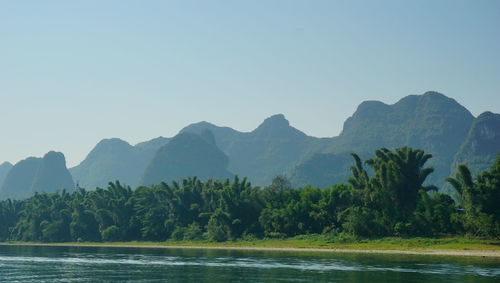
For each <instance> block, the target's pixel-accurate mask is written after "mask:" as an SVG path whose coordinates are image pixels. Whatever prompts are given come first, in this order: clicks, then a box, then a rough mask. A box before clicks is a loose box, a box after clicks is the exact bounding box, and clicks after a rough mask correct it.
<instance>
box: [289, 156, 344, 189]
mask: <svg viewBox="0 0 500 283" xmlns="http://www.w3.org/2000/svg"><path fill="white" fill-rule="evenodd" d="M352 163H353V158H352V156H351V155H350V154H348V153H317V154H314V155H312V156H310V157H309V158H306V159H305V160H304V161H302V162H300V163H299V164H298V165H297V166H296V167H295V168H294V171H293V173H292V176H291V179H292V183H293V185H294V186H305V185H311V184H312V185H314V186H316V187H320V188H327V187H330V186H332V185H333V184H337V183H341V182H345V181H346V180H347V178H348V177H349V176H350V171H349V170H348V168H349V167H350V166H352Z"/></svg>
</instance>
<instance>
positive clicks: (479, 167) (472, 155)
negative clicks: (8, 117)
mask: <svg viewBox="0 0 500 283" xmlns="http://www.w3.org/2000/svg"><path fill="white" fill-rule="evenodd" d="M499 153H500V114H494V113H491V112H484V113H482V114H481V115H479V117H477V118H476V119H475V120H474V122H473V123H472V127H471V128H470V131H469V134H468V135H467V138H466V140H465V141H464V142H463V144H462V146H461V147H460V150H459V151H458V152H457V154H456V155H455V159H454V162H453V164H452V171H455V168H456V166H457V165H458V164H460V163H465V164H466V165H467V166H469V169H471V172H472V173H474V174H478V173H480V172H482V171H484V170H487V169H489V168H490V167H491V165H492V164H493V162H494V161H495V159H496V157H497V155H498V154H499Z"/></svg>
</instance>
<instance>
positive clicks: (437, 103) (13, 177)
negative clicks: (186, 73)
mask: <svg viewBox="0 0 500 283" xmlns="http://www.w3.org/2000/svg"><path fill="white" fill-rule="evenodd" d="M402 146H411V147H415V148H420V149H423V150H425V151H426V152H429V153H432V154H433V158H432V159H431V160H430V162H429V164H430V165H432V166H433V167H434V168H435V173H434V174H432V175H431V177H430V178H429V182H430V183H434V184H436V185H438V186H442V185H443V183H444V179H445V178H446V177H447V176H449V175H450V174H451V172H453V171H454V169H455V167H456V166H457V165H458V164H459V163H465V164H467V165H469V166H470V168H471V170H472V172H474V173H478V172H480V171H482V170H485V169H487V168H488V167H489V166H490V165H491V164H492V163H493V160H494V159H495V157H496V156H497V154H498V153H499V152H500V114H494V113H491V112H485V113H483V114H481V115H479V116H478V117H477V118H476V117H474V116H473V115H472V114H471V113H470V112H469V111H468V110H467V109H466V108H465V107H463V106H462V105H460V104H459V103H458V102H456V101H455V100H454V99H452V98H449V97H446V96H445V95H443V94H440V93H437V92H426V93H425V94H423V95H410V96H406V97H404V98H402V99H401V100H399V101H398V102H397V103H395V104H392V105H388V104H385V103H382V102H379V101H365V102H363V103H361V104H360V105H359V106H358V108H357V109H356V111H355V112H354V114H353V115H352V116H351V117H349V118H348V119H347V120H346V121H345V122H344V126H343V129H342V132H341V134H340V135H339V136H336V137H331V138H316V137H312V136H308V135H306V134H304V133H303V132H301V131H300V130H298V129H296V128H294V127H293V126H291V125H290V123H289V122H288V120H286V118H285V116H284V115H282V114H278V115H274V116H271V117H269V118H267V119H265V120H264V122H263V123H262V124H261V125H259V126H258V127H257V128H256V129H255V130H253V131H250V132H240V131H237V130H234V129H232V128H228V127H221V126H217V125H214V124H211V123H209V122H205V121H204V122H199V123H195V124H191V125H188V126H186V127H185V128H183V129H182V130H181V131H180V132H179V134H178V135H177V136H175V137H173V138H164V137H159V138H156V139H152V140H150V141H146V142H142V143H139V144H137V145H134V146H132V145H130V144H129V143H127V142H126V141H123V140H121V139H117V138H112V139H104V140H102V141H101V142H99V143H98V144H97V145H96V146H95V148H94V149H93V150H92V151H91V152H90V153H89V154H88V156H87V157H86V158H85V160H83V161H82V162H81V163H80V164H79V165H78V166H76V167H73V168H70V169H69V172H70V173H71V175H72V177H73V180H75V182H76V183H77V184H78V186H80V187H84V188H88V189H93V188H95V187H104V186H106V185H107V183H108V182H109V181H114V180H120V181H121V182H122V183H126V184H129V185H131V186H132V187H136V186H138V185H141V184H146V185H150V184H153V183H158V182H160V181H167V182H169V181H172V180H179V179H180V178H182V177H187V176H194V175H196V176H198V177H200V178H202V179H207V178H226V177H229V176H232V175H236V174H237V175H239V176H246V177H248V178H249V180H250V181H252V183H254V184H255V185H260V186H265V185H268V184H269V183H271V181H272V179H273V178H274V177H275V176H276V175H279V174H285V175H287V176H289V177H290V178H291V180H292V183H293V184H294V185H296V186H302V185H306V184H311V185H313V186H318V187H328V186H331V185H332V184H335V183H339V182H345V181H346V179H347V177H348V176H349V174H350V173H349V167H350V166H351V165H352V163H353V160H352V157H351V156H350V153H351V152H356V153H358V154H359V155H360V156H361V157H362V158H369V157H370V156H372V155H373V152H374V151H375V150H376V149H378V148H381V147H387V148H395V147H402ZM59 154H60V153H59ZM61 155H62V154H61ZM43 159H45V157H44V158H43ZM43 159H42V160H43ZM59 159H60V158H59ZM62 159H64V156H62ZM56 163H57V164H58V166H57V167H58V168H59V169H58V170H59V172H60V174H59V175H60V176H63V175H65V174H66V173H65V171H67V170H63V169H65V166H64V168H62V167H63V166H61V162H56ZM56 163H54V165H55V164H56ZM40 164H41V163H40V159H36V158H35V159H33V158H28V159H26V160H23V161H21V162H19V163H18V164H16V165H14V166H13V167H12V165H11V164H10V163H4V164H2V165H0V184H1V182H2V179H4V181H3V185H2V186H1V187H0V188H1V190H0V198H6V197H20V196H26V195H29V194H30V193H33V192H34V191H38V190H54V189H60V188H62V187H64V186H69V185H70V182H69V181H68V180H67V179H68V178H66V177H64V178H63V177H60V178H59V179H60V180H58V181H54V182H53V184H52V187H51V188H49V187H47V186H45V185H43V184H50V182H49V179H50V178H49V177H45V176H51V175H50V174H48V173H47V174H46V173H43V172H45V171H47V167H46V166H48V165H47V164H49V165H50V164H52V163H47V164H46V165H45V167H43V168H45V169H43V170H42V169H40V168H41V166H40ZM20 172H21V173H22V174H21V173H20ZM40 172H41V173H40ZM54 178H56V177H55V175H54ZM56 179H57V178H56ZM63 180H64V181H63ZM71 182H72V181H71ZM13 184H15V185H13ZM61 184H64V186H62V185H61ZM61 186H62V187H61ZM13 191H25V192H26V193H19V194H17V193H13Z"/></svg>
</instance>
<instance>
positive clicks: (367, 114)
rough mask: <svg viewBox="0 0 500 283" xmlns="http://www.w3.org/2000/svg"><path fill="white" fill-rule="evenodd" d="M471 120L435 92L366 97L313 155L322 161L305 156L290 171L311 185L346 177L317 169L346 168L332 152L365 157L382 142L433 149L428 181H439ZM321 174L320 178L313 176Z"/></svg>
mask: <svg viewBox="0 0 500 283" xmlns="http://www.w3.org/2000/svg"><path fill="white" fill-rule="evenodd" d="M473 120H474V117H473V116H472V114H471V113H470V112H469V111H468V110H467V109H466V108H465V107H463V106H462V105H460V104H459V103H457V102H456V101H455V100H454V99H451V98H448V97H446V96H444V95H442V94H440V93H437V92H427V93H425V94H423V95H410V96H407V97H404V98H403V99H401V100H400V101H398V102H397V103H396V104H394V105H387V104H384V103H382V102H379V101H365V102H363V103H361V104H360V105H359V107H358V109H357V110H356V112H355V113H354V114H353V115H352V116H351V117H350V118H348V119H347V120H346V121H345V123H344V128H343V130H342V133H341V134H340V136H339V137H337V138H334V139H333V140H332V142H331V144H330V146H329V148H328V150H327V152H328V151H329V152H331V153H324V154H325V156H322V157H319V156H314V157H313V158H315V160H322V162H314V160H305V161H304V164H306V165H307V164H308V166H305V165H304V164H301V165H299V166H297V168H296V170H295V172H294V176H303V177H301V178H302V179H306V180H307V181H310V182H312V183H313V184H314V185H319V184H325V183H337V182H342V181H345V178H344V176H345V174H342V173H339V172H336V173H331V174H325V173H323V174H321V173H320V172H325V171H328V170H335V171H339V170H340V171H344V172H348V168H349V166H350V164H349V163H347V164H345V165H344V170H342V169H341V168H339V166H341V165H340V163H339V160H338V158H336V157H335V156H332V154H343V153H344V154H345V153H350V152H356V153H358V154H360V155H361V156H363V157H365V158H366V157H368V156H371V155H372V154H373V152H374V151H375V150H376V149H378V148H381V147H387V148H395V147H402V146H411V147H415V148H419V149H423V150H425V151H426V152H429V153H432V154H433V158H432V159H431V161H430V162H429V164H430V165H431V166H434V167H435V169H436V171H435V173H434V174H432V175H431V176H430V178H429V180H430V181H431V182H433V183H436V184H442V183H443V179H444V178H445V177H447V176H448V175H449V173H450V172H449V168H450V164H451V163H452V161H453V157H454V155H455V154H456V152H457V151H458V149H459V148H460V145H461V144H462V143H463V141H464V140H465V138H466V137H467V134H468V131H469V129H470V126H471V124H472V121H473ZM342 161H345V159H342ZM351 163H352V161H351ZM315 164H316V165H315ZM328 168H330V169H328ZM304 170H305V171H304ZM322 175H323V176H325V178H324V179H315V178H312V176H317V177H318V178H319V176H322ZM304 176H310V178H309V179H307V178H305V177H304ZM327 176H329V177H327ZM337 177H338V178H340V179H337ZM299 181H301V180H299ZM301 182H302V181H301Z"/></svg>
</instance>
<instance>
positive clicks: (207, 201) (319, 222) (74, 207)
mask: <svg viewBox="0 0 500 283" xmlns="http://www.w3.org/2000/svg"><path fill="white" fill-rule="evenodd" d="M352 157H353V165H352V167H351V176H350V177H349V179H348V182H347V183H341V184H334V185H332V186H331V187H328V188H316V187H312V186H304V187H301V188H292V186H291V184H290V181H289V180H288V179H287V178H286V177H285V176H281V175H280V176H277V177H275V178H274V180H273V181H272V183H271V184H270V185H268V186H265V187H258V186H252V184H251V183H250V182H249V181H248V180H247V179H246V178H242V179H241V178H239V177H237V176H236V177H234V178H231V179H226V180H211V179H209V180H206V181H202V180H200V179H198V178H196V177H190V178H185V179H183V180H182V181H180V182H172V183H169V184H167V183H164V182H162V183H160V184H157V185H153V186H139V187H137V188H135V189H132V188H131V187H129V186H127V185H124V184H121V183H120V182H119V181H115V182H110V183H109V185H108V187H107V188H96V189H95V190H85V189H82V188H79V189H77V190H75V191H73V192H71V193H69V192H66V191H60V192H56V193H36V194H35V195H34V196H32V197H30V198H27V199H24V200H10V199H8V200H4V201H0V241H36V242H93V241H164V240H208V241H218V242H220V241H230V240H238V239H257V238H286V237H292V236H297V235H305V234H331V235H339V234H348V235H352V236H355V237H363V238H376V237H386V236H398V237H415V236H426V237H443V236H451V235H467V236H473V237H483V238H498V237H499V236H500V207H499V203H500V155H498V157H497V159H496V161H495V163H494V164H493V165H492V167H491V168H490V169H489V170H487V171H484V172H482V173H480V174H478V175H477V176H472V174H471V172H470V170H469V169H468V168H467V166H465V165H459V166H458V168H457V171H456V172H455V173H454V176H452V177H449V178H447V179H446V181H447V183H448V184H449V185H450V186H452V187H453V188H454V189H455V191H456V194H455V195H454V196H453V197H451V196H450V195H447V194H443V193H439V192H438V188H437V187H435V186H433V185H428V184H427V183H426V179H427V178H428V177H429V175H431V174H432V173H433V168H431V167H429V166H427V165H426V163H428V161H429V159H431V158H432V155H431V154H429V153H425V152H424V151H422V150H420V149H413V148H410V147H403V148H397V149H395V150H389V149H386V148H381V149H379V150H377V151H376V152H375V155H374V157H372V158H370V159H367V160H364V161H363V160H361V159H360V157H359V156H358V155H356V154H354V153H353V154H352Z"/></svg>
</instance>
